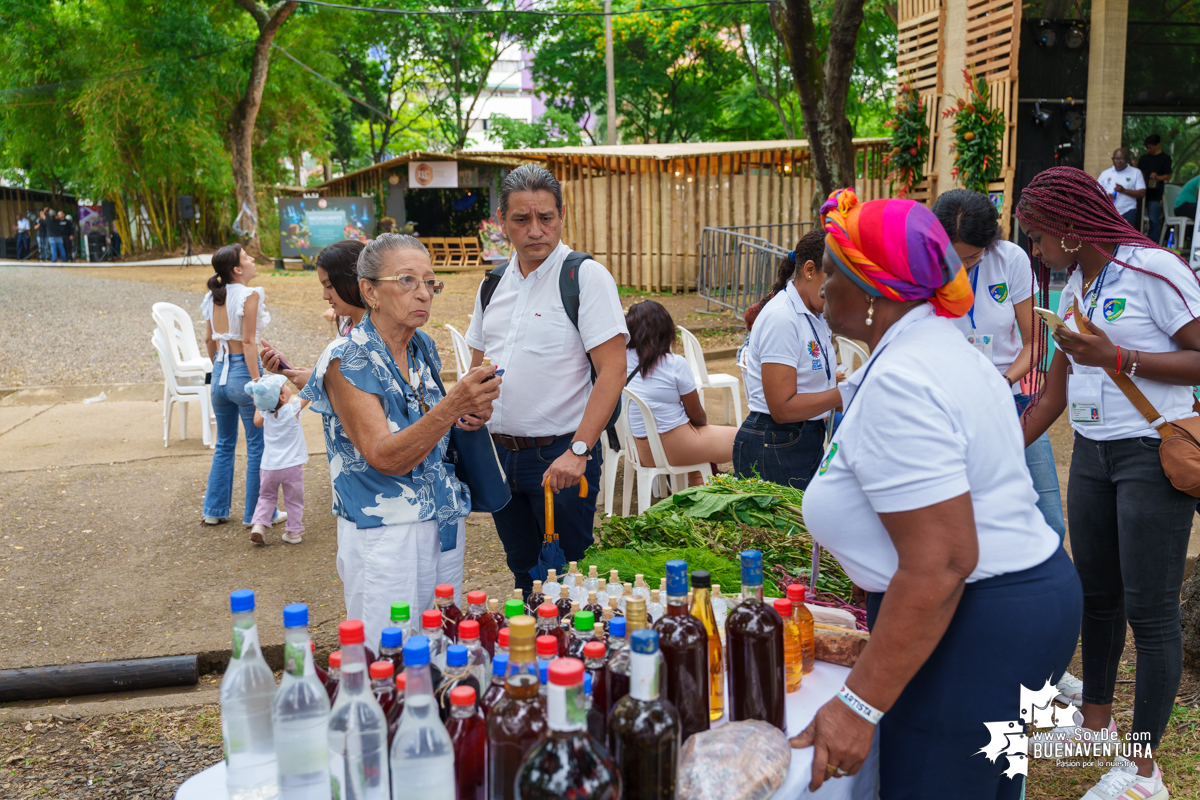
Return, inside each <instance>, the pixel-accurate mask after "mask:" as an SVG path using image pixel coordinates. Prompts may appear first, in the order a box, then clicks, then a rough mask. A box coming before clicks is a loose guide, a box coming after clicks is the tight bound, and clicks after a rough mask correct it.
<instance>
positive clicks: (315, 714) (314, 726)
mask: <svg viewBox="0 0 1200 800" xmlns="http://www.w3.org/2000/svg"><path fill="white" fill-rule="evenodd" d="M274 718H275V758H276V762H277V763H278V765H279V797H280V800H329V797H330V795H329V742H328V732H327V728H328V726H329V695H328V693H327V692H326V691H325V687H324V686H323V685H322V684H321V681H320V680H319V679H318V678H317V670H316V667H315V665H314V664H313V657H312V648H311V647H310V644H309V638H308V606H306V605H305V604H304V603H292V604H291V605H289V606H284V607H283V680H282V681H281V682H280V684H279V690H278V691H277V692H275V703H274Z"/></svg>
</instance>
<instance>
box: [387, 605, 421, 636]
mask: <svg viewBox="0 0 1200 800" xmlns="http://www.w3.org/2000/svg"><path fill="white" fill-rule="evenodd" d="M391 617H392V626H394V627H396V628H399V629H400V630H402V631H404V638H405V639H407V638H408V637H410V636H412V635H413V634H417V633H420V631H419V630H417V626H416V625H415V624H414V620H413V619H412V618H411V612H410V610H409V605H408V603H392V614H391Z"/></svg>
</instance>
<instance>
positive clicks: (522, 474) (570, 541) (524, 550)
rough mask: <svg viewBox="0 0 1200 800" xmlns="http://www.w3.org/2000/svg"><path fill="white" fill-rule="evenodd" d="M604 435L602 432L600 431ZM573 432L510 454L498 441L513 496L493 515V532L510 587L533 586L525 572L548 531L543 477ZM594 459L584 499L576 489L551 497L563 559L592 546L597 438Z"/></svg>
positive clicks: (535, 559) (588, 469)
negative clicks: (501, 548)
mask: <svg viewBox="0 0 1200 800" xmlns="http://www.w3.org/2000/svg"><path fill="white" fill-rule="evenodd" d="M600 435H601V436H603V435H604V434H603V433H602V434H600ZM570 446H571V435H567V436H560V437H559V438H558V439H556V440H554V442H552V443H551V444H548V445H546V446H545V447H532V448H530V449H528V450H519V451H517V452H513V451H511V450H505V449H504V448H503V447H500V446H499V445H496V453H497V454H498V455H499V456H500V465H501V466H502V467H503V468H504V474H505V475H506V476H507V477H508V488H509V490H510V491H511V492H512V500H509V501H508V505H506V506H505V507H504V508H502V509H500V510H499V511H497V512H496V513H494V514H492V519H493V520H495V522H496V533H497V534H498V535H499V536H500V541H501V543H502V544H503V545H504V554H505V556H506V560H507V562H508V568H509V569H510V570H512V573H513V579H514V582H513V585H514V586H515V587H516V588H518V589H523V590H525V593H526V594H528V593H529V592H530V591H532V590H533V576H532V575H530V574H529V570H531V569H533V568H534V567H536V566H537V563H538V556H539V555H541V552H542V537H543V535H545V531H546V494H545V490H544V489H543V488H542V476H543V475H545V474H546V470H547V469H549V468H550V465H551V464H552V463H554V459H556V458H558V457H559V456H561V455H562V454H563V453H565V452H567V448H569V447H570ZM591 455H592V458H591V460H590V461H588V463H587V466H586V467H585V468H584V470H583V476H584V477H585V478H587V482H588V491H587V497H580V496H579V489H578V487H574V488H571V489H564V490H562V491H561V492H559V493H558V494H556V495H554V532H555V533H557V534H558V541H559V544H560V545H561V546H562V549H563V553H564V554H565V555H566V557H567V561H582V560H583V554H584V552H585V551H586V550H587V549H588V548H589V547H591V546H592V541H593V539H592V526H593V525H594V524H595V520H596V495H597V494H598V492H599V491H600V465H601V463H602V462H603V459H604V453H603V450H602V449H601V448H600V444H599V442H597V443H596V446H595V447H593V448H592V453H591Z"/></svg>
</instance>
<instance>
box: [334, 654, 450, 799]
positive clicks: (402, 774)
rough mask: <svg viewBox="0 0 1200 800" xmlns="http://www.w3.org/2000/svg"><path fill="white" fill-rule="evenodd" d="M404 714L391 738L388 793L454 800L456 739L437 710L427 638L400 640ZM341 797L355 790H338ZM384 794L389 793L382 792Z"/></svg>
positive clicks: (385, 796)
mask: <svg viewBox="0 0 1200 800" xmlns="http://www.w3.org/2000/svg"><path fill="white" fill-rule="evenodd" d="M404 663H405V664H407V667H406V668H405V674H406V680H405V689H404V694H405V697H404V713H403V714H402V715H401V716H400V725H399V727H398V728H397V729H396V738H395V740H394V741H393V742H392V750H391V762H392V786H391V789H392V791H391V796H392V797H399V798H403V797H413V798H417V797H419V798H421V800H454V744H453V742H451V741H450V734H449V733H448V732H447V731H446V726H445V725H444V724H442V720H441V718H440V717H439V716H438V712H437V701H436V700H434V697H433V682H432V676H431V675H430V672H429V639H428V638H426V637H425V636H413V637H411V638H409V640H408V642H406V643H405V645H404ZM342 797H343V798H345V800H349V798H352V797H359V795H345V794H344V795H342ZM383 797H384V798H385V800H386V798H387V797H388V795H386V794H385V795H383Z"/></svg>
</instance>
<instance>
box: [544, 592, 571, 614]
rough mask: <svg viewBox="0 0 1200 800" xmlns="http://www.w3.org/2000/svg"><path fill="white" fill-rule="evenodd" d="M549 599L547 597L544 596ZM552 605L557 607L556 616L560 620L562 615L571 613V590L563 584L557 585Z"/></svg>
mask: <svg viewBox="0 0 1200 800" xmlns="http://www.w3.org/2000/svg"><path fill="white" fill-rule="evenodd" d="M546 600H547V601H549V600H550V598H549V597H547V598H546ZM554 607H555V608H557V609H558V618H559V620H560V621H561V620H562V618H563V617H565V616H566V615H567V614H570V613H571V590H570V589H568V588H567V587H565V586H560V587H558V597H556V598H554Z"/></svg>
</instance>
